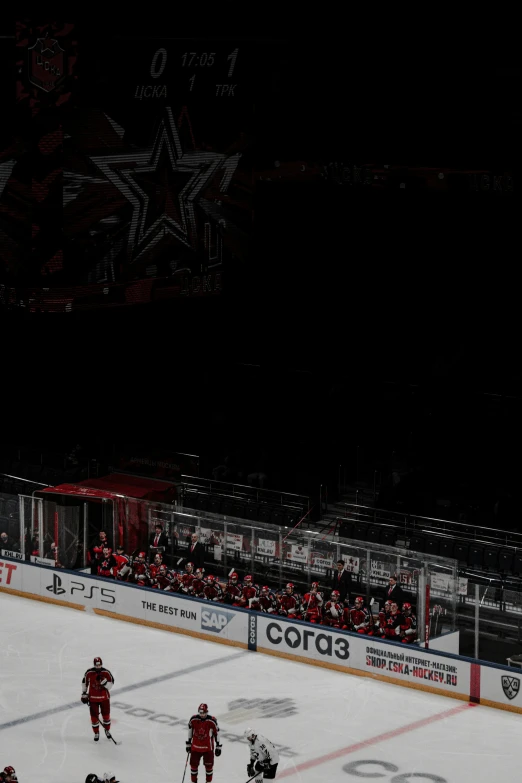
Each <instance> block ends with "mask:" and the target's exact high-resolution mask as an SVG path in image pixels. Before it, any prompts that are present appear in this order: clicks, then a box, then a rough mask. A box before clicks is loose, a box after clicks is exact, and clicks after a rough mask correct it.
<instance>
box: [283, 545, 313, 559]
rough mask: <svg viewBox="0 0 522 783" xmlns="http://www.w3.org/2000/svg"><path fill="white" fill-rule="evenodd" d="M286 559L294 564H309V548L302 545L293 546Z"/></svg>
mask: <svg viewBox="0 0 522 783" xmlns="http://www.w3.org/2000/svg"><path fill="white" fill-rule="evenodd" d="M286 557H287V559H288V560H291V561H292V563H307V562H308V547H307V546H302V544H291V546H290V551H289V552H287V553H286Z"/></svg>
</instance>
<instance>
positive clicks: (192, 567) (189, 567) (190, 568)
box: [185, 563, 194, 572]
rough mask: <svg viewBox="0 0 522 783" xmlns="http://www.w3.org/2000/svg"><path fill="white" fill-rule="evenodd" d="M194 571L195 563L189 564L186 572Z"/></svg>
mask: <svg viewBox="0 0 522 783" xmlns="http://www.w3.org/2000/svg"><path fill="white" fill-rule="evenodd" d="M193 570H194V563H187V565H186V566H185V571H189V572H190V571H193Z"/></svg>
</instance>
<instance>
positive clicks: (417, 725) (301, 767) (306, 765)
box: [277, 703, 477, 780]
mask: <svg viewBox="0 0 522 783" xmlns="http://www.w3.org/2000/svg"><path fill="white" fill-rule="evenodd" d="M476 706H477V705H476V704H469V703H467V704H459V706H458V707H453V708H452V709H451V710H445V711H444V712H439V713H437V714H436V715H431V716H430V717H429V718H422V720H416V721H415V722H414V723H408V724H407V725H406V726H399V727H398V728H396V729H392V730H391V731H385V732H384V734H378V735H377V736H376V737H370V739H367V740H362V741H361V742H356V743H354V744H353V745H347V747H346V748H340V749H339V750H334V751H332V752H331V753H326V754H325V755H324V756H318V757H317V758H316V759H310V760H309V761H303V763H302V764H297V765H296V766H295V767H289V768H288V769H285V770H284V771H283V772H281V774H279V775H278V776H277V778H278V780H279V779H280V778H288V777H290V775H296V774H297V773H298V772H304V771H305V770H306V769H311V768H312V767H318V766H319V765H320V764H326V762H327V761H333V760H334V759H338V758H341V756H347V755H348V754H349V753H355V752H356V751H358V750H363V749H364V748H368V747H369V746H370V745H377V743H379V742H385V741H386V740H389V739H394V737H400V735H401V734H407V733H408V732H409V731H415V729H422V728H423V727H424V726H429V725H430V724H431V723H436V722H437V721H439V720H445V719H446V718H451V717H452V716H453V715H459V714H460V713H461V712H464V711H465V710H468V709H469V708H470V707H476Z"/></svg>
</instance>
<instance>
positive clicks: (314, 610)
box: [301, 592, 323, 620]
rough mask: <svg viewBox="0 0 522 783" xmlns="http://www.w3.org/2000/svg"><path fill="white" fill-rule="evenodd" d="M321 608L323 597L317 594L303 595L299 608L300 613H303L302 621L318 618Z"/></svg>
mask: <svg viewBox="0 0 522 783" xmlns="http://www.w3.org/2000/svg"><path fill="white" fill-rule="evenodd" d="M322 606H323V595H322V593H319V592H309V593H305V594H304V596H303V603H302V606H301V612H302V613H303V620H310V619H312V618H316V617H320V616H321V612H322Z"/></svg>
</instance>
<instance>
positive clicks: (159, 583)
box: [151, 563, 172, 591]
mask: <svg viewBox="0 0 522 783" xmlns="http://www.w3.org/2000/svg"><path fill="white" fill-rule="evenodd" d="M151 587H154V588H156V590H168V591H170V590H171V588H172V577H171V576H170V575H169V572H168V570H167V566H166V565H165V564H164V563H162V564H161V565H160V567H159V568H158V570H157V573H156V576H155V577H154V579H153V580H152V584H151Z"/></svg>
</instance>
